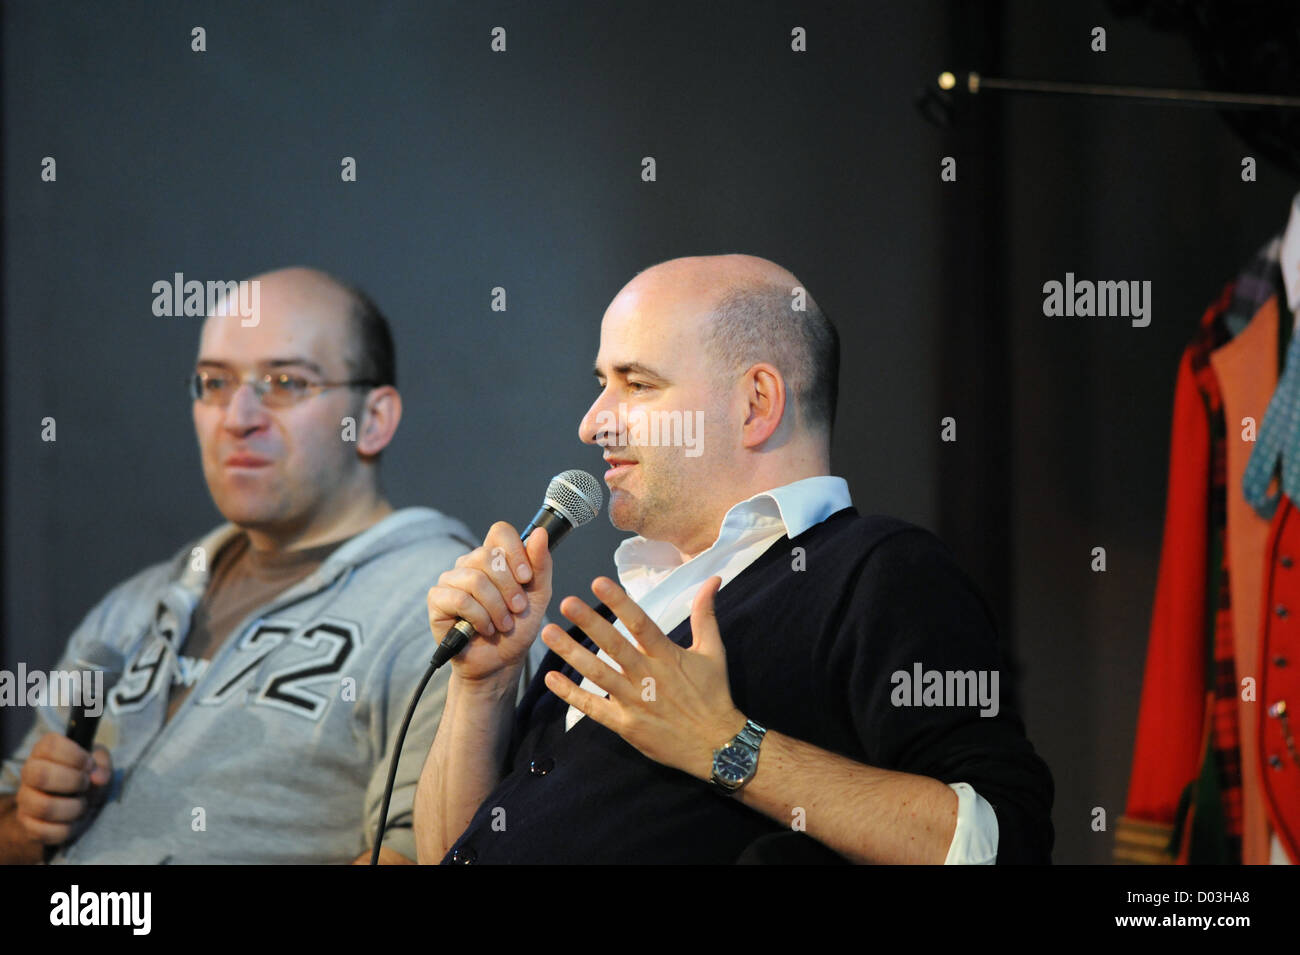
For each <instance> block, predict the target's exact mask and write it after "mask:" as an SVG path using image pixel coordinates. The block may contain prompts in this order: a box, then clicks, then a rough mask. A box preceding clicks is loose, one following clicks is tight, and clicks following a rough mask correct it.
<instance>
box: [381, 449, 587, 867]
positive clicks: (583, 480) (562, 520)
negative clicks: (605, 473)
mask: <svg viewBox="0 0 1300 955" xmlns="http://www.w3.org/2000/svg"><path fill="white" fill-rule="evenodd" d="M603 501H604V494H603V493H602V492H601V489H600V484H599V483H598V482H597V481H596V479H595V478H594V477H592V476H591V475H590V474H588V473H587V472H586V471H578V470H572V471H565V472H563V473H562V474H557V475H556V476H555V477H553V478H551V483H550V486H548V487H547V489H546V498H545V500H544V501H543V502H542V506H541V508H540V509H539V510H538V511H537V513H536V514H535V515H534V516H533V519H532V520H531V521H529V522H528V526H527V527H526V528H524V532H523V534H522V535H520V538H519V539H520V540H521V541H524V542H527V540H528V537H529V535H530V534H532V532H533V531H534V530H536V529H537V528H538V527H542V528H545V530H546V535H547V550H551V551H553V550H555V545H556V544H558V543H559V542H560V541H561V539H563V538H564V537H565V535H567V534H568V533H569V531H571V530H572V529H573V528H575V527H581V526H582V525H583V524H586V523H587V522H588V521H590V520H591V519H592V518H593V517H595V516H596V514H597V513H599V511H600V505H601V504H602V503H603ZM474 632H475V631H474V627H473V625H471V624H470V623H469V622H468V621H466V620H464V619H460V620H457V621H456V622H455V623H454V624H452V626H451V628H450V629H448V631H447V632H446V634H444V635H443V638H442V642H441V643H440V644H439V645H438V649H437V650H436V651H435V652H434V655H433V661H432V662H431V663H430V664H429V668H428V669H427V670H425V671H424V676H423V677H422V678H421V679H420V685H419V686H417V687H416V688H415V693H414V694H413V695H412V696H411V703H410V705H409V706H407V708H406V716H405V717H404V718H403V720H402V726H401V729H399V730H398V732H397V742H396V743H395V744H394V746H393V755H392V758H391V759H390V760H389V763H388V781H387V782H386V783H385V784H384V802H383V805H382V806H381V807H380V810H379V825H378V827H377V828H376V830H375V844H374V845H373V846H372V847H371V850H370V864H371V865H379V850H380V849H381V848H382V847H383V843H384V830H385V829H386V828H387V826H388V806H389V803H391V802H392V799H393V785H394V783H395V782H396V780H397V764H398V761H399V760H400V759H401V758H402V746H403V745H404V744H405V742H406V731H407V730H408V729H409V728H410V726H411V718H412V717H413V716H415V707H416V706H417V705H418V704H419V702H420V697H422V696H423V695H424V688H425V687H426V686H428V685H429V681H430V680H431V679H433V675H434V674H435V673H436V672H437V671H438V670H439V668H441V667H442V665H443V664H445V663H447V662H448V661H449V660H450V659H451V658H452V657H454V656H455V655H456V654H457V653H459V652H460V651H461V650H462V649H464V648H465V646H466V645H467V644H468V643H469V641H470V638H471V637H472V636H473V635H474ZM412 813H414V807H412Z"/></svg>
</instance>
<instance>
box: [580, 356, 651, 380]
mask: <svg viewBox="0 0 1300 955" xmlns="http://www.w3.org/2000/svg"><path fill="white" fill-rule="evenodd" d="M614 371H616V372H618V374H620V375H622V376H623V377H624V378H626V377H627V376H628V375H646V376H647V377H650V378H658V379H659V380H660V381H667V380H668V379H667V378H665V377H664V376H663V375H661V374H659V372H657V371H655V370H654V369H653V368H651V367H650V366H649V365H643V364H641V363H640V362H639V361H629V362H624V363H623V364H621V365H615V366H614ZM591 373H592V374H593V375H595V376H596V377H597V378H601V377H604V372H602V371H601V370H600V366H599V365H597V366H596V367H594V368H592V370H591Z"/></svg>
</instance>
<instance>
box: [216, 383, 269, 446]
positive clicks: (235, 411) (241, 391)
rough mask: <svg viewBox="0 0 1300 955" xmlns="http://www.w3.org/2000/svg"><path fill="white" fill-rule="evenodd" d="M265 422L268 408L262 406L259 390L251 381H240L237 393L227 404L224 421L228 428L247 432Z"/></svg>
mask: <svg viewBox="0 0 1300 955" xmlns="http://www.w3.org/2000/svg"><path fill="white" fill-rule="evenodd" d="M265 422H266V409H265V408H264V407H263V406H262V401H261V399H260V398H258V396H257V391H256V390H255V389H254V388H253V386H252V385H251V384H250V383H248V382H246V381H243V382H240V384H239V387H238V388H236V389H235V393H234V394H232V395H231V396H230V404H228V405H226V416H225V419H224V421H223V422H222V423H223V425H224V426H225V428H226V430H227V431H233V432H236V433H238V434H247V433H248V432H249V431H252V430H253V429H255V428H258V427H260V426H261V425H263V424H265Z"/></svg>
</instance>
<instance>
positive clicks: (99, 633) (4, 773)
mask: <svg viewBox="0 0 1300 955" xmlns="http://www.w3.org/2000/svg"><path fill="white" fill-rule="evenodd" d="M125 587H126V585H125V584H122V585H119V586H118V587H115V588H114V589H113V590H111V591H109V593H108V594H107V595H105V597H104V598H103V599H102V600H101V601H100V602H99V603H97V604H96V605H95V606H94V607H92V608H91V610H90V612H89V613H87V614H86V616H85V617H84V618H83V619H82V621H81V623H79V624H78V625H77V629H76V630H74V631H73V632H72V636H71V637H69V638H68V642H67V644H66V645H65V646H64V648H63V653H62V655H60V657H59V659H58V662H56V663H55V664H54V666H53V667H52V669H54V670H71V669H73V668H74V667H73V664H74V663H75V662H76V661H77V660H81V659H84V658H85V657H86V655H87V654H88V653H89V652H90V651H91V650H92V649H93V648H94V647H95V645H96V644H97V643H98V642H100V640H101V639H102V637H103V634H104V621H105V619H106V618H107V617H108V613H109V608H110V607H111V606H112V605H113V603H114V602H115V600H117V599H119V598H120V597H121V594H122V591H123V590H124V588H125ZM45 672H47V673H48V672H49V671H45ZM15 679H16V676H15ZM14 690H15V692H16V693H18V694H22V696H23V698H24V699H25V697H26V690H27V687H25V686H15V687H14ZM99 703H100V705H101V706H102V705H103V704H104V701H103V700H100V701H99ZM27 709H29V710H30V712H31V713H32V714H33V717H34V722H33V724H32V727H31V729H29V730H28V731H27V734H26V735H25V736H24V737H23V738H22V741H21V742H20V743H19V744H18V748H17V749H16V750H14V751H13V752H12V753H10V754H9V757H8V758H7V759H5V761H4V762H3V763H0V796H8V795H12V794H13V793H16V792H17V791H18V784H19V781H20V778H21V773H22V769H23V763H25V762H27V757H28V756H29V755H30V754H31V751H32V747H33V746H35V745H36V741H37V740H39V739H40V738H41V737H42V736H44V735H45V734H46V733H63V732H65V731H66V730H67V726H68V707H66V706H63V707H56V706H37V707H30V708H27Z"/></svg>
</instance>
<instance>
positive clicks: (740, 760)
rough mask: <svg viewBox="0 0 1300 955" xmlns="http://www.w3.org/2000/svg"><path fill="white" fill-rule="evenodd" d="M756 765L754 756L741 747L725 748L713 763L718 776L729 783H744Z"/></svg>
mask: <svg viewBox="0 0 1300 955" xmlns="http://www.w3.org/2000/svg"><path fill="white" fill-rule="evenodd" d="M753 765H754V754H753V753H751V752H750V751H749V750H747V749H745V748H744V747H741V746H727V747H725V748H723V749H722V750H721V751H720V752H719V753H718V755H717V757H716V758H715V759H714V761H713V767H714V770H715V771H716V772H717V774H718V776H719V777H721V778H722V779H723V780H724V781H726V782H729V783H740V782H743V781H744V779H745V777H746V776H748V775H749V771H750V769H752V768H753Z"/></svg>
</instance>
